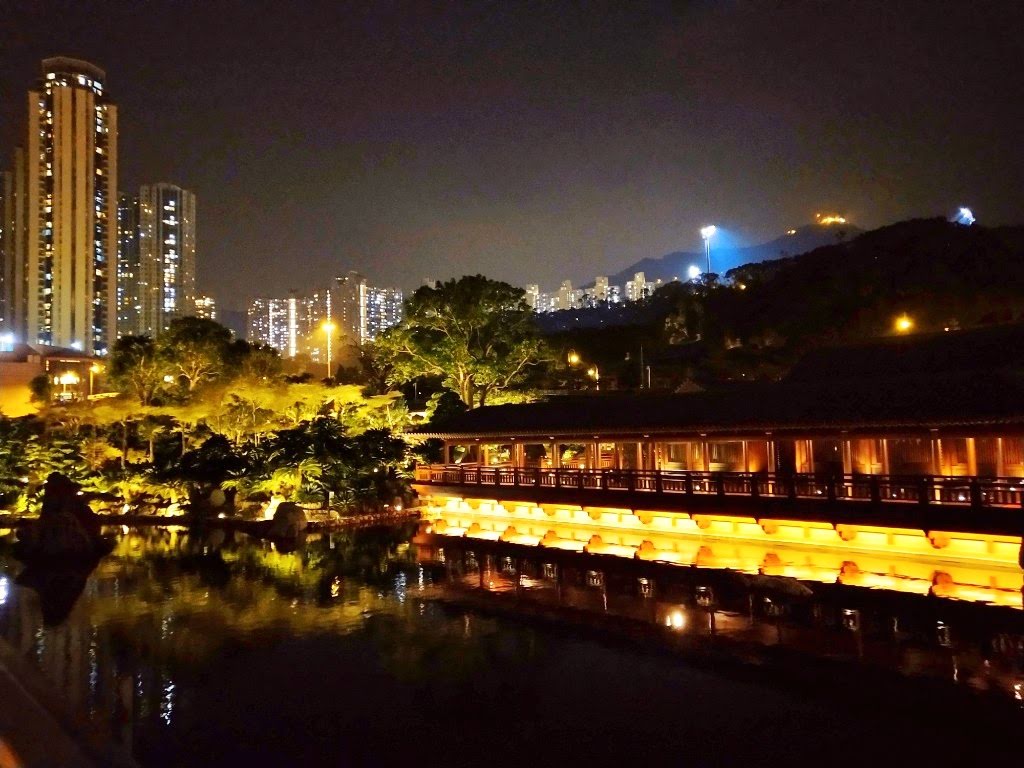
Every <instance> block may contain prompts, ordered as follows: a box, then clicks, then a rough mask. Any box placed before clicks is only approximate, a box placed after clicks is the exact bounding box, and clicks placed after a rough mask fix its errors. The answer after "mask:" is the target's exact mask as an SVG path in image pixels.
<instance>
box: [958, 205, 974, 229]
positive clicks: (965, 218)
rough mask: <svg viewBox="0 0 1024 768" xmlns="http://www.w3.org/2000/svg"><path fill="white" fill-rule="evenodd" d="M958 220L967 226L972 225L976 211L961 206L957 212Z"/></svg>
mask: <svg viewBox="0 0 1024 768" xmlns="http://www.w3.org/2000/svg"><path fill="white" fill-rule="evenodd" d="M956 220H957V221H958V222H959V223H960V224H963V225H965V226H968V227H969V226H971V224H973V223H974V212H973V211H972V210H971V209H970V208H964V207H961V208H960V211H959V212H958V213H957V216H956Z"/></svg>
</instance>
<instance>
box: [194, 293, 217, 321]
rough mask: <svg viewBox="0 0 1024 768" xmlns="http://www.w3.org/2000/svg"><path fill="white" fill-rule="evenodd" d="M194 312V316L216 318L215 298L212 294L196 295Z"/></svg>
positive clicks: (208, 318)
mask: <svg viewBox="0 0 1024 768" xmlns="http://www.w3.org/2000/svg"><path fill="white" fill-rule="evenodd" d="M194 313H195V316H196V317H202V318H205V319H207V320H216V319H217V300H216V299H214V298H213V296H196V300H195V310H194Z"/></svg>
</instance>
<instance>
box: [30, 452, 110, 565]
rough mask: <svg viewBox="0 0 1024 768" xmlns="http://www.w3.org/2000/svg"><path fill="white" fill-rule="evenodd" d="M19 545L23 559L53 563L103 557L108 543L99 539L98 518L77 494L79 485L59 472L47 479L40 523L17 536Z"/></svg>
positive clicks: (38, 521)
mask: <svg viewBox="0 0 1024 768" xmlns="http://www.w3.org/2000/svg"><path fill="white" fill-rule="evenodd" d="M18 543H19V545H20V546H19V547H18V552H17V556H18V557H20V558H21V559H22V560H26V559H34V558H41V559H44V560H51V561H54V562H60V561H76V560H77V561H82V560H87V559H90V558H93V557H99V556H102V555H103V554H105V552H104V549H105V547H106V544H107V542H106V541H105V540H104V539H103V538H102V537H101V536H100V521H99V518H98V517H97V516H96V515H95V513H93V511H92V510H91V509H89V505H88V503H86V500H85V498H84V497H82V496H80V495H79V487H78V485H77V484H76V483H73V482H72V481H71V480H69V479H68V478H67V477H65V476H64V475H61V474H60V473H58V472H53V473H51V474H50V476H49V477H47V479H46V484H45V485H44V486H43V503H42V510H41V512H40V515H39V520H37V521H36V522H35V523H34V524H33V525H32V526H31V527H30V528H28V529H25V530H24V531H23V535H19V542H18ZM107 551H109V550H107Z"/></svg>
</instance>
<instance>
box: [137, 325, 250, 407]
mask: <svg viewBox="0 0 1024 768" xmlns="http://www.w3.org/2000/svg"><path fill="white" fill-rule="evenodd" d="M247 347H248V345H246V349H247ZM157 349H158V351H159V352H160V356H161V358H162V359H163V360H165V361H166V362H167V364H168V365H169V366H170V367H171V369H172V371H173V374H174V375H175V376H177V377H178V378H179V379H180V380H182V381H183V382H184V384H185V388H186V389H187V390H188V391H189V393H191V392H193V391H194V390H195V389H196V387H198V386H200V385H201V384H204V383H206V382H209V381H213V380H214V379H217V378H220V377H222V376H224V375H226V374H228V373H229V372H233V369H235V368H236V367H237V365H238V362H239V358H240V354H239V353H240V352H241V353H242V354H244V351H245V350H239V349H238V348H237V347H235V346H233V344H232V338H231V331H229V330H228V329H227V328H225V327H224V326H223V325H221V324H220V323H216V322H214V321H213V320H208V319H206V318H203V317H182V318H178V319H177V320H174V321H172V322H171V324H170V325H169V326H168V328H167V330H166V331H164V332H163V333H161V334H160V338H159V339H158V340H157Z"/></svg>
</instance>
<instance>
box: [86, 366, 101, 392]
mask: <svg viewBox="0 0 1024 768" xmlns="http://www.w3.org/2000/svg"><path fill="white" fill-rule="evenodd" d="M101 371H103V366H102V365H100V364H99V363H93V364H92V365H90V366H89V397H92V394H93V378H94V377H95V376H96V374H97V373H100V372H101Z"/></svg>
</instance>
